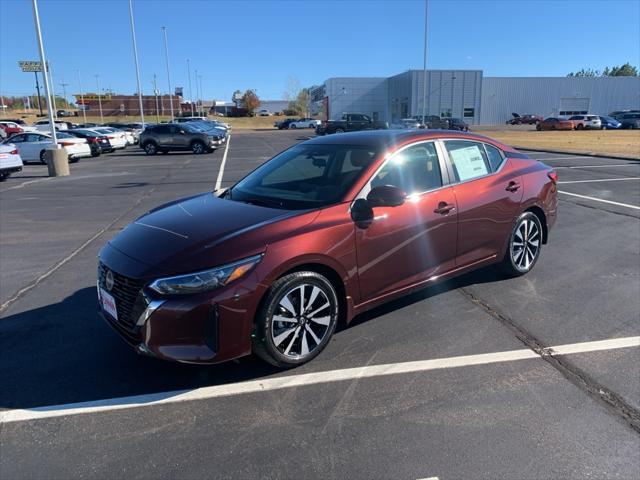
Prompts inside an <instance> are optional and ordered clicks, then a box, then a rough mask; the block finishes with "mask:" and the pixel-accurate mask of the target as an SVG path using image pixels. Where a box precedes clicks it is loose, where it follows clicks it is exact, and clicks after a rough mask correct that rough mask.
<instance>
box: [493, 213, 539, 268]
mask: <svg viewBox="0 0 640 480" xmlns="http://www.w3.org/2000/svg"><path fill="white" fill-rule="evenodd" d="M541 248H542V223H541V222H540V219H539V218H538V216H537V215H536V214H535V213H533V212H524V213H523V214H522V215H520V216H519V217H518V220H517V221H516V224H515V227H514V228H513V230H512V231H511V236H510V237H509V245H508V247H507V251H506V252H505V254H504V258H503V260H502V264H501V268H502V270H503V271H504V272H505V273H506V274H507V275H509V276H511V277H519V276H520V275H524V274H525V273H528V272H530V271H531V269H532V268H533V267H534V265H535V264H536V262H537V261H538V258H540V250H541Z"/></svg>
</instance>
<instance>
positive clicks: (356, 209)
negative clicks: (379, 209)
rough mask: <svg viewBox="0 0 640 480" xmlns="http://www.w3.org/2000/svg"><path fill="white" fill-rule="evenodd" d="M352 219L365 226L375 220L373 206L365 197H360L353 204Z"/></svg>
mask: <svg viewBox="0 0 640 480" xmlns="http://www.w3.org/2000/svg"><path fill="white" fill-rule="evenodd" d="M351 219H352V220H353V221H354V222H356V223H357V224H358V225H360V226H361V227H363V228H366V227H367V226H368V225H369V224H370V223H371V222H372V221H373V208H371V205H369V202H368V201H367V200H365V199H364V198H358V199H357V200H356V201H355V202H353V205H351Z"/></svg>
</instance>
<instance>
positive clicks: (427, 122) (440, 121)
mask: <svg viewBox="0 0 640 480" xmlns="http://www.w3.org/2000/svg"><path fill="white" fill-rule="evenodd" d="M413 118H415V119H416V120H417V121H418V122H420V125H421V126H420V128H430V129H442V130H447V129H448V128H449V120H450V119H449V118H448V117H439V116H438V115H426V116H425V117H424V124H423V123H422V116H421V115H416V116H415V117H413Z"/></svg>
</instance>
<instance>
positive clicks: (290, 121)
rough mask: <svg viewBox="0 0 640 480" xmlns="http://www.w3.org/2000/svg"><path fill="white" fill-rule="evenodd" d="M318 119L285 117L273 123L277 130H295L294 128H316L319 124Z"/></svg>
mask: <svg viewBox="0 0 640 480" xmlns="http://www.w3.org/2000/svg"><path fill="white" fill-rule="evenodd" d="M320 123H322V122H320V120H316V119H315V118H308V117H304V118H285V119H284V120H280V121H278V122H276V123H274V124H273V126H274V127H276V128H277V129H278V130H287V129H291V130H295V129H296V128H316V127H317V126H318V125H320Z"/></svg>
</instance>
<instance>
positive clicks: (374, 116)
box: [372, 112, 380, 122]
mask: <svg viewBox="0 0 640 480" xmlns="http://www.w3.org/2000/svg"><path fill="white" fill-rule="evenodd" d="M372 116H373V121H374V122H377V121H378V120H380V119H379V118H378V112H373V115H372Z"/></svg>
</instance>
